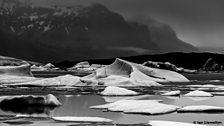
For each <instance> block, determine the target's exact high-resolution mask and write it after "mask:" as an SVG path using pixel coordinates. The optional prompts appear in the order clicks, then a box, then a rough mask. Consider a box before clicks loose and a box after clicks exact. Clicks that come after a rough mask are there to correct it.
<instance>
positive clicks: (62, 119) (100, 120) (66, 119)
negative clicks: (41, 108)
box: [52, 116, 113, 123]
mask: <svg viewBox="0 0 224 126" xmlns="http://www.w3.org/2000/svg"><path fill="white" fill-rule="evenodd" d="M52 119H53V120H55V121H60V122H80V123H81V122H83V123H86V122H90V123H111V122H113V120H110V119H106V118H101V117H73V116H62V117H52Z"/></svg>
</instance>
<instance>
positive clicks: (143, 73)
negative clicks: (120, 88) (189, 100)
mask: <svg viewBox="0 0 224 126" xmlns="http://www.w3.org/2000/svg"><path fill="white" fill-rule="evenodd" d="M109 75H120V76H123V77H128V78H131V79H133V80H141V81H156V82H188V81H189V80H188V79H187V78H186V77H184V76H183V75H181V74H178V73H176V72H173V71H169V70H162V69H157V68H150V67H146V66H143V65H141V64H136V63H132V62H129V61H125V60H122V59H118V58H117V59H116V60H115V62H114V63H113V64H111V65H108V66H106V67H104V68H100V69H97V70H96V76H97V77H98V78H101V77H107V76H109Z"/></svg>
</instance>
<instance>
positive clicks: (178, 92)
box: [162, 90, 180, 96]
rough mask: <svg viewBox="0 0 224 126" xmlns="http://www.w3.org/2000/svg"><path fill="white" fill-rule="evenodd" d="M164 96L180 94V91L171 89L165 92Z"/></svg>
mask: <svg viewBox="0 0 224 126" xmlns="http://www.w3.org/2000/svg"><path fill="white" fill-rule="evenodd" d="M162 95H164V96H179V95H180V91H179V90H178V91H170V92H167V93H164V94H162Z"/></svg>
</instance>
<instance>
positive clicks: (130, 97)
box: [103, 95, 151, 103]
mask: <svg viewBox="0 0 224 126" xmlns="http://www.w3.org/2000/svg"><path fill="white" fill-rule="evenodd" d="M150 96H151V95H137V96H119V97H111V96H103V99H104V100H105V102H107V103H111V102H116V101H119V100H143V99H146V98H149V97H150Z"/></svg>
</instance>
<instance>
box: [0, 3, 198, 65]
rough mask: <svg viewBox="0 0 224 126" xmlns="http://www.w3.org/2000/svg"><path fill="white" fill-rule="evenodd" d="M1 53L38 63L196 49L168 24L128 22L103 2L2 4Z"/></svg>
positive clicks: (0, 19)
mask: <svg viewBox="0 0 224 126" xmlns="http://www.w3.org/2000/svg"><path fill="white" fill-rule="evenodd" d="M0 4H1V9H0V41H1V43H0V45H1V48H0V55H5V56H12V57H16V58H22V59H26V60H33V61H39V62H59V61H64V60H85V59H94V58H111V57H121V56H132V55H141V54H155V53H165V52H192V51H194V52H195V51H198V49H197V48H195V47H194V46H192V45H190V44H187V43H185V42H183V41H181V40H179V39H178V38H177V35H176V33H175V31H174V30H173V29H172V28H171V27H170V26H169V25H167V24H164V23H160V22H158V21H155V20H153V19H151V18H145V17H144V18H138V20H136V19H133V20H130V21H126V20H125V19H124V18H123V17H122V16H121V15H120V14H118V13H115V12H112V11H110V10H109V9H107V8H106V7H105V6H103V5H101V4H97V3H95V4H91V5H88V6H87V5H73V6H60V5H57V6H56V5H55V6H53V7H40V6H39V7H38V6H36V7H34V6H32V5H29V4H28V5H27V4H24V3H21V2H18V1H17V0H12V1H10V2H9V1H8V2H7V1H1V3H0Z"/></svg>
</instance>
